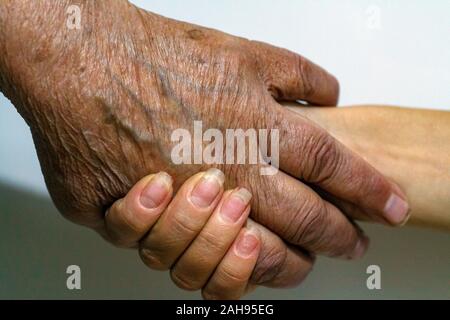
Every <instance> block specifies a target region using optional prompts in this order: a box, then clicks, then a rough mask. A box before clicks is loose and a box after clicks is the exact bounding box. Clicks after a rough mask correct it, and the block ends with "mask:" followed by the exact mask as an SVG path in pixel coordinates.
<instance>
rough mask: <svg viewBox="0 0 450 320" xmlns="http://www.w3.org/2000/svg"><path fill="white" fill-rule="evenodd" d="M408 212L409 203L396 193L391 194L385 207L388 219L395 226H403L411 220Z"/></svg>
mask: <svg viewBox="0 0 450 320" xmlns="http://www.w3.org/2000/svg"><path fill="white" fill-rule="evenodd" d="M408 212H409V206H408V203H407V202H406V201H405V200H403V199H402V198H400V197H399V196H398V195H396V194H395V193H393V194H391V196H390V197H389V200H388V201H387V202H386V205H385V207H384V213H385V216H386V218H387V219H388V220H389V221H390V222H391V223H393V224H396V225H402V224H405V223H406V221H407V220H408V218H409V215H408Z"/></svg>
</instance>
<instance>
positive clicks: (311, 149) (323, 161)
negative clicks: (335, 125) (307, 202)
mask: <svg viewBox="0 0 450 320" xmlns="http://www.w3.org/2000/svg"><path fill="white" fill-rule="evenodd" d="M313 135H314V136H313ZM311 136H313V139H310V140H309V146H308V147H307V155H308V159H307V160H308V163H309V170H306V172H305V173H304V174H305V179H306V180H307V181H309V182H312V183H317V184H321V183H324V184H325V183H327V181H330V180H331V179H333V177H334V176H335V174H336V172H338V171H339V170H340V164H341V158H340V152H339V149H338V145H337V142H336V140H335V139H334V138H333V137H332V136H330V135H329V134H328V133H326V132H319V133H317V132H315V133H313V134H312V135H311Z"/></svg>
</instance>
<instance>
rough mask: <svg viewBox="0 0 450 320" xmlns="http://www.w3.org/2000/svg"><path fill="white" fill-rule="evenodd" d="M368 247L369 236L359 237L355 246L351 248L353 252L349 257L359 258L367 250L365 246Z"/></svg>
mask: <svg viewBox="0 0 450 320" xmlns="http://www.w3.org/2000/svg"><path fill="white" fill-rule="evenodd" d="M368 247H369V238H367V237H366V236H363V238H360V239H359V240H358V242H357V243H356V246H355V248H354V249H353V252H352V254H351V256H350V259H360V258H362V257H363V256H364V254H365V253H366V251H367V248H368Z"/></svg>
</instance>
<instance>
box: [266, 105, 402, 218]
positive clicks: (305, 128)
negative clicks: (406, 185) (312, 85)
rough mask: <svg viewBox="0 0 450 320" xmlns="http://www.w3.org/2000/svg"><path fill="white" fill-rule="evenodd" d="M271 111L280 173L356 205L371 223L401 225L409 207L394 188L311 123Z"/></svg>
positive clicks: (280, 110)
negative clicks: (277, 134)
mask: <svg viewBox="0 0 450 320" xmlns="http://www.w3.org/2000/svg"><path fill="white" fill-rule="evenodd" d="M275 109H276V111H275V112H276V116H275V117H274V118H275V120H272V121H275V122H273V126H276V127H277V128H278V129H279V132H280V149H279V155H280V159H279V165H280V168H281V169H282V170H283V171H285V172H287V173H288V174H290V175H291V176H294V177H297V178H299V179H302V180H304V181H306V182H309V183H312V184H314V185H316V186H319V187H320V188H322V189H323V190H325V191H326V192H329V193H330V194H332V195H334V196H336V197H338V198H341V199H342V200H345V201H348V202H351V203H353V204H355V205H358V206H360V207H361V208H362V209H363V210H364V211H366V212H368V213H369V214H370V215H371V216H370V218H371V220H374V221H380V220H383V221H384V222H386V223H389V224H392V225H401V224H402V223H404V221H405V220H406V219H407V218H408V211H409V208H408V204H407V201H406V196H405V195H404V193H403V192H402V191H401V190H400V188H399V187H398V186H397V185H395V184H393V183H392V182H390V181H389V180H388V179H387V178H385V177H384V176H383V175H382V174H381V173H379V172H378V171H377V170H375V169H374V168H373V167H372V166H371V165H369V164H368V163H367V162H365V161H364V160H363V159H362V158H361V157H359V156H358V155H357V154H355V153H353V152H352V151H351V150H349V149H348V148H346V147H345V146H344V145H342V144H341V143H340V142H338V141H337V140H336V139H334V138H333V137H332V136H331V135H330V134H328V133H327V132H326V131H325V130H323V129H322V128H320V127H319V126H318V125H316V124H315V123H313V122H311V121H309V120H307V119H305V118H303V117H301V116H299V115H297V114H295V113H294V112H293V111H290V110H288V109H285V108H282V107H281V106H279V105H277V106H275ZM269 121H270V120H269Z"/></svg>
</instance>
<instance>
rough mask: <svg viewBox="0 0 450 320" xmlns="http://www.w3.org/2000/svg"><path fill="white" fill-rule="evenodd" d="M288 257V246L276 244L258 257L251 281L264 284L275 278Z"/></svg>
mask: <svg viewBox="0 0 450 320" xmlns="http://www.w3.org/2000/svg"><path fill="white" fill-rule="evenodd" d="M286 259H287V247H286V246H274V247H272V248H270V249H268V250H264V252H261V254H260V255H259V257H258V261H257V262H256V266H255V268H254V270H253V273H252V276H251V278H250V282H252V283H254V284H264V283H267V282H270V281H271V280H273V279H274V278H275V277H276V276H277V275H278V274H279V273H280V271H281V270H282V269H283V266H284V264H285V263H286Z"/></svg>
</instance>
